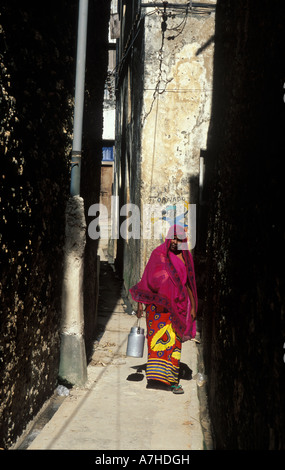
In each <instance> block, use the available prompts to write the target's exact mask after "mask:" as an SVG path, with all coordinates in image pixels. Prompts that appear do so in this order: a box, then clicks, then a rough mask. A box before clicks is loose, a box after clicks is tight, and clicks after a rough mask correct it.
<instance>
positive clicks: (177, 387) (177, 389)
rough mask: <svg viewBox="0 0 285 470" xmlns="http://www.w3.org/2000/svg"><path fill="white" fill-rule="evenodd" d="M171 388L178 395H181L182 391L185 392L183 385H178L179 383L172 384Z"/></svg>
mask: <svg viewBox="0 0 285 470" xmlns="http://www.w3.org/2000/svg"><path fill="white" fill-rule="evenodd" d="M171 390H172V392H173V393H175V394H176V395H181V394H182V393H184V390H183V388H182V387H181V385H178V384H175V385H171Z"/></svg>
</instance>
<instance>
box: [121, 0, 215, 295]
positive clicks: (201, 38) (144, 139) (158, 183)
mask: <svg viewBox="0 0 285 470" xmlns="http://www.w3.org/2000/svg"><path fill="white" fill-rule="evenodd" d="M176 3H177V4H183V5H185V2H176ZM212 3H213V8H212V9H208V10H205V9H199V10H194V9H193V11H190V10H186V9H185V8H179V9H175V8H171V7H169V8H166V10H165V15H166V16H165V18H163V14H164V9H163V8H162V7H161V6H160V7H158V8H156V9H154V8H153V7H148V8H144V9H143V10H142V15H141V18H142V19H141V21H138V20H137V19H135V15H134V14H133V16H132V8H131V5H126V11H125V13H124V14H123V11H122V12H121V26H122V29H123V30H122V33H121V38H120V51H121V56H120V57H122V56H123V51H124V41H125V42H126V44H128V43H127V40H126V38H128V37H129V41H131V40H132V38H133V37H136V40H135V42H134V45H133V49H131V52H129V54H128V56H127V57H126V58H124V62H125V64H128V67H129V69H128V70H127V65H125V71H124V82H123V81H122V75H123V73H122V67H120V69H119V77H120V79H119V82H118V83H119V85H118V90H119V99H118V100H117V126H118V128H117V147H116V152H117V155H116V156H117V161H118V168H117V174H118V181H120V182H121V188H122V192H121V193H120V192H119V193H118V194H121V196H120V199H121V200H120V203H121V204H125V203H126V202H131V203H132V204H136V205H137V206H138V208H139V211H140V222H139V224H140V240H134V239H132V238H130V239H129V240H127V241H124V240H119V243H118V251H117V259H118V258H119V257H120V256H121V257H122V260H121V263H120V264H121V265H122V266H123V267H122V271H123V275H124V279H125V285H126V288H127V289H128V288H129V287H130V285H132V284H133V283H134V282H137V280H138V279H139V277H140V276H141V274H142V271H143V269H144V266H145V263H146V261H147V260H148V258H149V255H150V253H151V251H152V249H153V248H154V247H155V246H157V244H158V243H160V242H161V236H162V234H161V232H159V234H158V236H153V234H152V235H150V236H149V234H146V233H147V229H146V222H145V220H144V211H145V210H146V206H147V205H149V206H152V207H153V208H154V209H155V214H154V220H156V219H157V211H158V210H159V211H160V215H158V217H160V218H161V215H162V210H165V214H166V216H169V215H170V216H171V215H173V211H172V212H171V210H172V208H171V206H173V205H177V204H180V205H181V207H182V210H183V211H185V212H186V211H187V209H189V206H188V204H189V203H190V202H192V203H197V202H198V179H199V171H200V151H201V149H203V148H205V147H206V142H207V133H208V126H209V119H210V111H211V95H212V60H213V42H212V41H211V38H212V36H213V34H214V25H215V14H214V6H215V2H212ZM133 13H135V12H133ZM164 20H165V21H164ZM126 25H127V26H126ZM128 28H129V29H128ZM138 29H140V33H139V35H138V36H136V32H137V31H138ZM128 33H129V36H128ZM131 33H132V35H131ZM124 38H125V39H124ZM124 192H125V193H124ZM150 210H151V209H150ZM146 214H147V215H146V218H147V220H148V222H150V225H151V226H152V225H153V224H152V221H151V220H152V219H153V215H152V214H150V213H149V212H146ZM121 220H122V219H121ZM168 227H169V223H168V222H165V223H163V230H164V234H165V232H166V230H167V228H168ZM148 237H150V238H149V239H148ZM193 246H194V245H192V247H193Z"/></svg>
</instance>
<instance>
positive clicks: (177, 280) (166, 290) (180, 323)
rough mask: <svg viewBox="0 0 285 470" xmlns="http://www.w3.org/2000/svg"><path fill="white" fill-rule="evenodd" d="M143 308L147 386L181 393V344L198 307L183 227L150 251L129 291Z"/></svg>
mask: <svg viewBox="0 0 285 470" xmlns="http://www.w3.org/2000/svg"><path fill="white" fill-rule="evenodd" d="M130 293H131V295H132V298H133V299H134V300H135V301H136V302H138V310H137V316H138V318H140V317H141V316H142V314H143V304H145V305H146V322H147V340H148V361H147V365H146V378H147V380H148V387H151V388H153V387H154V388H162V387H161V385H162V386H164V387H166V388H167V389H171V390H172V391H173V392H174V393H184V391H183V389H182V387H181V386H180V385H178V374H179V365H180V358H181V346H182V342H184V341H187V340H189V339H191V338H194V337H195V335H196V321H195V319H196V313H197V306H198V302H197V300H198V298H197V290H196V282H195V272H194V263H193V258H192V255H191V253H190V251H189V249H188V245H187V238H186V234H185V231H184V229H183V227H181V226H180V225H174V226H172V227H171V228H170V229H169V232H168V234H167V237H166V239H165V242H164V243H163V244H162V245H160V246H158V247H157V248H155V250H153V252H152V254H151V256H150V259H149V261H148V263H147V265H146V267H145V270H144V273H143V275H142V279H141V281H140V282H139V283H138V284H136V285H135V286H133V287H132V288H131V289H130Z"/></svg>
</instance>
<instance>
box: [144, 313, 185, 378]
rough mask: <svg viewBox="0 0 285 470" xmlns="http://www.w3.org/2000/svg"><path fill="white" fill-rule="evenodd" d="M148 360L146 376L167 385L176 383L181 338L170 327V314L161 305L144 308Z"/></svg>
mask: <svg viewBox="0 0 285 470" xmlns="http://www.w3.org/2000/svg"><path fill="white" fill-rule="evenodd" d="M146 324H147V343H148V361H147V365H146V378H147V380H148V381H152V380H156V381H159V382H163V383H165V384H167V385H174V384H177V383H178V375H179V365H180V358H181V339H180V338H179V337H178V336H177V334H176V333H175V331H174V329H173V327H172V321H171V314H170V313H169V312H168V311H167V310H166V309H165V308H163V307H160V306H156V305H154V304H150V305H148V306H147V308H146Z"/></svg>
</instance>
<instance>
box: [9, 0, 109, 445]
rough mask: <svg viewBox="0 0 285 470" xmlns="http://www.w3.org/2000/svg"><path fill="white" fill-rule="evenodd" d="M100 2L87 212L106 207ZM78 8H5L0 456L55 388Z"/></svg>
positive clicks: (90, 263)
mask: <svg viewBox="0 0 285 470" xmlns="http://www.w3.org/2000/svg"><path fill="white" fill-rule="evenodd" d="M96 3H97V2H93V1H91V2H89V4H90V21H91V26H92V28H91V29H90V33H89V38H88V48H89V49H88V62H87V68H88V71H87V77H86V78H87V86H86V105H87V115H86V118H87V121H86V122H85V125H84V140H83V142H84V145H83V146H84V150H85V154H84V157H85V158H84V163H83V169H82V177H83V181H84V183H83V185H82V186H83V189H82V195H83V196H84V197H85V198H86V201H85V206H86V213H87V210H88V207H89V205H90V203H91V202H92V203H94V199H95V198H96V197H97V201H98V200H99V187H98V186H99V185H100V160H101V148H100V142H99V141H100V137H101V135H102V100H103V89H104V80H105V70H106V69H104V67H105V64H106V60H105V59H104V60H103V57H105V56H104V54H105V52H106V51H105V49H104V47H103V44H105V42H106V41H107V39H106V38H107V22H108V15H106V12H107V13H108V6H109V2H105V3H104V8H103V9H102V12H100V7H97V8H99V11H98V10H97V11H96ZM77 10H78V2H77V1H62V2H51V3H49V5H48V7H47V8H43V6H42V5H41V4H37V3H33V4H29V5H28V4H26V3H25V4H19V2H15V1H13V0H9V1H3V2H1V9H0V13H1V16H0V44H1V47H0V67H1V78H0V80H1V95H0V101H1V106H0V113H1V114H0V120H1V134H0V139H1V140H0V145H1V180H0V191H1V194H0V197H1V222H0V223H1V230H0V232H1V248H0V250H1V286H0V287H1V325H0V328H1V331H0V356H1V359H0V375H1V390H0V393H1V399H0V447H2V448H9V447H10V446H11V445H12V444H13V442H15V439H16V438H17V437H18V436H19V435H20V434H21V432H22V431H23V429H24V428H25V426H26V425H27V423H28V422H29V421H30V420H31V419H32V418H33V417H34V416H35V415H36V413H37V412H38V411H39V409H40V408H41V407H42V405H43V403H44V402H45V400H46V399H47V398H49V397H50V396H51V394H52V393H53V391H54V389H55V387H56V385H57V376H58V366H59V347H60V344H59V343H60V336H59V333H60V318H61V294H62V269H63V244H64V232H65V208H66V203H67V199H68V197H69V179H70V166H69V159H70V152H71V143H72V121H73V97H74V82H75V55H76V41H77V21H78V12H77ZM92 22H93V23H92ZM94 23H95V25H96V28H97V29H95V28H94ZM101 33H102V36H100V34H101ZM101 60H102V62H100V61H101ZM95 62H96V63H95ZM94 70H96V77H94V75H93V74H94ZM93 87H94V88H93ZM95 87H96V91H93V90H95ZM92 88H93V90H92ZM88 162H89V167H88ZM98 175H99V176H98ZM87 193H88V195H87ZM97 201H95V202H97ZM96 250H97V247H96V245H95V244H94V242H93V244H92V245H91V241H90V240H87V245H86V259H87V261H86V265H85V266H86V268H85V285H84V289H85V291H84V296H85V297H84V302H85V314H86V331H87V334H86V349H87V351H88V350H90V347H91V346H90V344H91V341H92V335H93V334H94V329H95V326H94V323H95V320H96V318H95V310H94V306H95V305H96V298H95V297H94V285H96V278H94V276H96ZM94 253H95V254H94ZM92 276H93V277H92Z"/></svg>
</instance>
